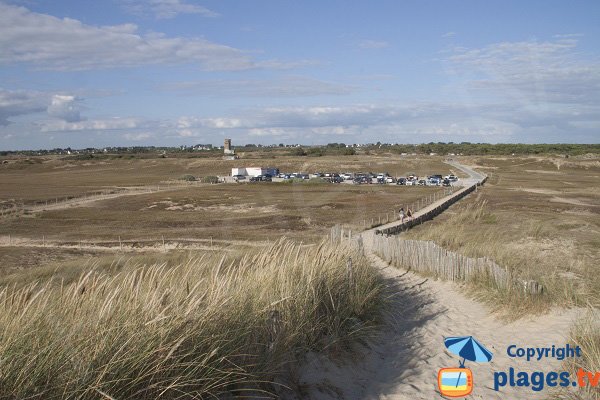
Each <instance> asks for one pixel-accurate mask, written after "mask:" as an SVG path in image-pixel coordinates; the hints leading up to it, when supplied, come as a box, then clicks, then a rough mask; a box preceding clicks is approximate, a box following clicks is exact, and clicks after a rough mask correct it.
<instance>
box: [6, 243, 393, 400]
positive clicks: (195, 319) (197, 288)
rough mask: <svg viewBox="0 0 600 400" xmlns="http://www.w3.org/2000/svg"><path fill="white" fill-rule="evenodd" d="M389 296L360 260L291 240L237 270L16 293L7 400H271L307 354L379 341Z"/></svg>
mask: <svg viewBox="0 0 600 400" xmlns="http://www.w3.org/2000/svg"><path fill="white" fill-rule="evenodd" d="M348 257H352V259H353V263H352V273H349V271H348V267H347V260H348ZM381 293H382V282H381V281H380V277H379V275H378V274H377V272H376V271H375V270H374V269H373V268H372V267H371V266H370V265H369V263H368V262H367V261H366V259H364V257H363V256H361V255H360V254H358V252H357V251H356V250H355V249H353V248H351V247H345V246H342V245H336V246H332V245H331V244H329V243H328V242H323V243H321V244H320V245H319V246H312V247H301V246H299V245H296V244H293V243H291V242H289V241H286V240H280V241H278V242H277V243H275V244H273V245H271V246H269V247H266V248H263V249H260V250H259V251H257V252H255V253H252V254H247V255H245V256H243V257H241V258H238V259H233V260H232V259H227V258H226V257H223V258H215V257H200V258H197V259H191V260H189V261H187V262H184V263H181V264H180V265H177V266H175V267H167V266H166V265H164V264H162V265H161V264H156V265H149V266H139V267H137V268H134V269H131V270H129V271H122V272H120V273H117V274H115V275H110V274H107V273H103V272H95V271H94V270H92V271H90V272H88V273H87V274H85V275H82V276H81V278H80V279H79V280H78V281H76V282H73V283H70V284H67V285H56V283H55V282H47V283H45V284H32V285H29V286H26V287H24V288H14V287H12V288H11V287H5V288H3V289H2V290H1V291H0V398H2V399H99V398H105V399H111V398H112V399H159V398H164V399H187V398H215V396H221V395H223V394H225V393H229V394H234V395H242V394H243V393H244V391H245V390H252V391H253V393H257V391H258V392H260V391H261V390H262V391H264V393H268V392H269V391H272V390H273V388H274V387H273V385H272V384H271V382H273V380H274V377H276V376H277V374H279V373H281V371H283V370H284V369H285V365H286V364H287V363H289V362H293V361H294V360H296V359H297V357H298V356H299V355H301V354H302V353H303V352H305V351H308V350H314V351H320V350H323V349H324V348H326V347H327V346H331V345H332V344H340V343H347V342H348V341H350V340H352V339H355V338H358V337H364V336H365V335H367V334H368V333H369V332H371V331H372V328H373V327H374V326H375V324H376V322H377V318H378V315H380V311H381V307H382V295H381Z"/></svg>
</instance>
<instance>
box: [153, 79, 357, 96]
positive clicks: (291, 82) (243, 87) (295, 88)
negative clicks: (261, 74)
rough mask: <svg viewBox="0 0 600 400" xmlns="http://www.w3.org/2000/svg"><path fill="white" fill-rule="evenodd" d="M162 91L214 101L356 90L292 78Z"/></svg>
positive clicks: (209, 83)
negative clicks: (219, 98)
mask: <svg viewBox="0 0 600 400" xmlns="http://www.w3.org/2000/svg"><path fill="white" fill-rule="evenodd" d="M163 89H166V90H174V91H177V92H181V93H184V94H194V95H203V96H211V97H310V96H321V95H346V94H350V93H351V92H352V91H354V90H355V89H356V88H355V87H354V86H349V85H343V84H338V83H334V82H326V81H322V80H318V79H312V78H306V77H299V76H290V77H284V78H275V79H269V80H265V79H246V80H204V81H195V82H177V83H173V84H170V85H167V86H163Z"/></svg>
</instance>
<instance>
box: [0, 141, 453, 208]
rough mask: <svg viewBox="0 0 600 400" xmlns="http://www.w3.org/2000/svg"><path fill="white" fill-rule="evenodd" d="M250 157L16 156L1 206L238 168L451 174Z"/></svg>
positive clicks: (427, 167) (350, 161) (388, 164)
mask: <svg viewBox="0 0 600 400" xmlns="http://www.w3.org/2000/svg"><path fill="white" fill-rule="evenodd" d="M249 155H250V156H252V158H247V159H245V158H241V159H239V160H234V161H226V160H222V159H221V158H220V157H219V158H206V157H203V158H182V157H168V158H160V157H158V156H154V157H147V156H145V157H139V156H125V157H123V158H115V157H104V156H98V157H97V158H96V159H94V158H93V159H89V160H77V159H76V158H74V157H73V156H67V157H63V156H48V157H30V158H25V157H20V158H12V159H8V160H6V161H7V164H0V202H1V201H9V200H12V199H14V200H18V201H22V202H24V203H26V204H28V203H32V202H33V201H45V200H54V199H56V198H57V197H60V198H62V197H66V196H80V195H83V194H84V193H90V192H94V191H98V190H105V189H114V188H117V187H132V186H145V185H160V184H161V183H164V182H167V181H172V180H176V179H178V178H180V177H181V176H182V175H185V174H191V175H194V176H198V177H201V176H209V175H229V174H231V168H233V167H239V166H249V167H250V166H263V167H275V168H279V169H280V170H281V171H283V172H290V173H291V172H317V171H319V172H326V171H337V172H357V171H363V172H366V171H372V172H389V173H390V174H392V175H404V174H408V173H411V172H412V173H420V174H423V175H425V174H433V173H447V172H449V170H448V166H447V165H446V164H444V163H443V162H442V158H441V157H419V158H417V157H400V156H367V155H357V156H338V157H333V156H324V157H290V156H274V155H270V154H269V155H268V156H267V155H262V156H261V153H258V152H257V153H249ZM242 157H243V155H242ZM264 157H268V158H264ZM455 172H456V173H459V171H455ZM459 176H460V175H459Z"/></svg>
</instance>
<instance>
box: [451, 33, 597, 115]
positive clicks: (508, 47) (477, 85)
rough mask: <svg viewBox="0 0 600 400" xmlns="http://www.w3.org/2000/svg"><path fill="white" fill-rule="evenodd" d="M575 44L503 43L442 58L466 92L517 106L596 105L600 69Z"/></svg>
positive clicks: (563, 41) (563, 40)
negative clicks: (479, 92)
mask: <svg viewBox="0 0 600 400" xmlns="http://www.w3.org/2000/svg"><path fill="white" fill-rule="evenodd" d="M576 47H577V40H576V39H574V38H572V37H568V38H560V39H558V40H555V41H547V42H538V41H527V42H503V43H496V44H492V45H489V46H486V47H483V48H480V49H456V50H455V51H454V54H453V55H452V56H450V57H449V58H448V61H450V63H451V65H452V66H453V70H454V71H455V72H456V73H457V74H458V75H463V76H467V77H469V78H471V82H470V87H471V89H478V90H487V91H490V92H492V94H494V95H498V96H502V97H505V98H509V99H510V100H511V101H519V102H520V103H521V104H523V105H529V104H542V103H571V104H573V103H575V104H596V105H597V104H598V103H599V101H600V63H599V62H598V61H597V60H586V59H585V58H584V57H581V55H580V54H578V53H577V52H576Z"/></svg>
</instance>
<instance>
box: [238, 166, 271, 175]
mask: <svg viewBox="0 0 600 400" xmlns="http://www.w3.org/2000/svg"><path fill="white" fill-rule="evenodd" d="M267 174H268V175H271V176H277V175H278V174H279V169H277V168H263V167H242V168H231V176H236V175H242V176H259V175H267Z"/></svg>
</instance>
